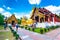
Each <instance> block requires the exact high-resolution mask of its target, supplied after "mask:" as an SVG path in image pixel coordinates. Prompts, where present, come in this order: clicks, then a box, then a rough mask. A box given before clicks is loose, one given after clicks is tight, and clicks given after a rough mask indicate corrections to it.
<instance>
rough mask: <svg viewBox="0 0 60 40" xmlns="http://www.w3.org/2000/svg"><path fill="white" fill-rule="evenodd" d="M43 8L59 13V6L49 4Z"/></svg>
mask: <svg viewBox="0 0 60 40" xmlns="http://www.w3.org/2000/svg"><path fill="white" fill-rule="evenodd" d="M45 8H46V9H48V10H49V11H51V12H52V13H54V14H55V13H56V14H57V15H59V13H60V6H53V5H49V6H46V7H45Z"/></svg>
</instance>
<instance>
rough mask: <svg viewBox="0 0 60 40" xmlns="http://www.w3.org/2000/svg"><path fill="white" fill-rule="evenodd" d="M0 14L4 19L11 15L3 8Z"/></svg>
mask: <svg viewBox="0 0 60 40" xmlns="http://www.w3.org/2000/svg"><path fill="white" fill-rule="evenodd" d="M0 13H1V14H2V15H4V16H5V17H9V16H11V13H10V12H8V11H5V10H4V9H3V8H0Z"/></svg>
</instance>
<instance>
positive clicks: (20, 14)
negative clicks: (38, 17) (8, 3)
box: [14, 12, 30, 19]
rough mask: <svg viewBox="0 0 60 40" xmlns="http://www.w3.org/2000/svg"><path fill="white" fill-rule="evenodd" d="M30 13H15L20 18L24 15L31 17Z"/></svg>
mask: <svg viewBox="0 0 60 40" xmlns="http://www.w3.org/2000/svg"><path fill="white" fill-rule="evenodd" d="M29 13H30V12H29ZM29 13H14V14H15V16H16V18H19V19H20V18H21V17H23V16H26V17H27V18H30V14H29Z"/></svg>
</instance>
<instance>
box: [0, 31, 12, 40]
mask: <svg viewBox="0 0 60 40" xmlns="http://www.w3.org/2000/svg"><path fill="white" fill-rule="evenodd" d="M6 39H8V40H13V35H12V33H11V32H10V31H9V32H0V40H6Z"/></svg>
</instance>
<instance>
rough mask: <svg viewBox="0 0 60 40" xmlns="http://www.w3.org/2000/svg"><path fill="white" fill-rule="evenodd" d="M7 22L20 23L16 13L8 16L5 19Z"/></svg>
mask: <svg viewBox="0 0 60 40" xmlns="http://www.w3.org/2000/svg"><path fill="white" fill-rule="evenodd" d="M5 22H7V23H8V24H14V23H18V21H17V19H16V17H15V15H14V14H13V15H12V16H11V17H9V18H7V19H6V20H5Z"/></svg>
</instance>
